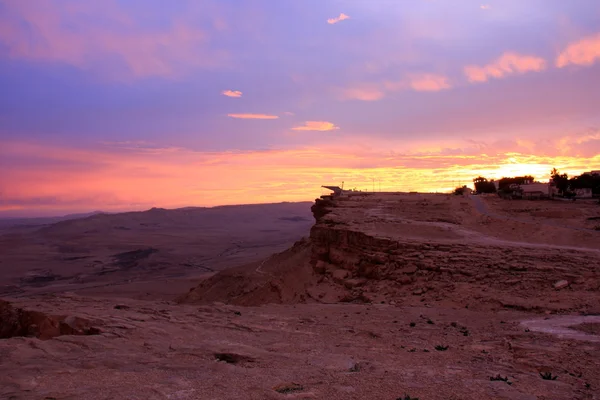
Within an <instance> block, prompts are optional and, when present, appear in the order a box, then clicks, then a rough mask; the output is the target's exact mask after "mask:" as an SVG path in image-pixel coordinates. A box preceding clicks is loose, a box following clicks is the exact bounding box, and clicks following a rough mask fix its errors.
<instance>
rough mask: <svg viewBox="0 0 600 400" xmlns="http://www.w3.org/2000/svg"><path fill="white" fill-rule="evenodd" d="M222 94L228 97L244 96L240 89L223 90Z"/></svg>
mask: <svg viewBox="0 0 600 400" xmlns="http://www.w3.org/2000/svg"><path fill="white" fill-rule="evenodd" d="M221 94H222V95H223V96H227V97H242V92H240V91H239V90H223V91H222V92H221Z"/></svg>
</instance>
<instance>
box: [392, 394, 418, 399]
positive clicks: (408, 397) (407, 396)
mask: <svg viewBox="0 0 600 400" xmlns="http://www.w3.org/2000/svg"><path fill="white" fill-rule="evenodd" d="M396 400H419V398H418V397H410V396H409V395H407V394H405V395H404V397H398V398H397V399H396Z"/></svg>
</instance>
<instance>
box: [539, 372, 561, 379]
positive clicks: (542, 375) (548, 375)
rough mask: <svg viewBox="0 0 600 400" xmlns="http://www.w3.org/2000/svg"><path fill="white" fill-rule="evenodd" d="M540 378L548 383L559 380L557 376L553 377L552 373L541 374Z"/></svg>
mask: <svg viewBox="0 0 600 400" xmlns="http://www.w3.org/2000/svg"><path fill="white" fill-rule="evenodd" d="M540 376H541V377H542V379H544V380H546V381H555V380H556V378H558V376H557V375H552V372H540Z"/></svg>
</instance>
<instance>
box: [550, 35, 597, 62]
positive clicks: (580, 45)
mask: <svg viewBox="0 0 600 400" xmlns="http://www.w3.org/2000/svg"><path fill="white" fill-rule="evenodd" d="M599 60H600V33H597V34H595V35H592V36H588V37H586V38H583V39H581V40H579V41H577V42H574V43H571V44H570V45H568V46H567V48H566V49H565V50H563V51H562V52H561V53H560V54H559V56H558V57H557V58H556V66H557V67H559V68H563V67H566V66H567V65H570V64H575V65H583V66H587V65H592V64H594V63H595V62H596V61H599Z"/></svg>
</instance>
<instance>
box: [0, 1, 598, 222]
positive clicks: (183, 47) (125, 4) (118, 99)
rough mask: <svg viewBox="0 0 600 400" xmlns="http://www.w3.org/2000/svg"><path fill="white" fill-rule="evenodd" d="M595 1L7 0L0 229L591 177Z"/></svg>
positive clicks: (2, 15) (0, 4) (0, 95)
mask: <svg viewBox="0 0 600 400" xmlns="http://www.w3.org/2000/svg"><path fill="white" fill-rule="evenodd" d="M599 111H600V2H598V1H597V0H569V1H564V0H527V1H523V0H489V1H475V0H452V1H451V0H369V1H365V0H178V1H170V0H87V1H80V0H28V1H23V0H0V217H1V216H38V215H59V214H66V213H73V212H85V211H92V210H103V211H125V210H143V209H147V208H150V207H165V208H175V207H185V206H214V205H221V204H245V203H266V202H280V201H302V200H308V201H311V200H314V198H315V197H318V196H320V195H321V194H323V193H324V192H322V190H323V189H321V188H320V186H321V185H341V184H342V182H344V187H345V188H356V189H359V190H373V189H375V190H385V191H414V190H416V191H433V192H435V191H438V192H448V191H450V190H452V189H453V188H454V187H456V186H457V185H462V184H468V183H472V179H473V178H474V177H476V176H478V175H483V176H486V177H488V178H490V179H491V178H500V177H502V176H513V175H518V174H532V175H534V176H535V177H536V178H538V179H540V180H544V179H548V176H549V172H550V170H551V169H552V168H553V167H556V168H558V169H559V170H560V171H561V172H566V173H568V174H571V175H572V174H579V173H582V172H585V171H589V170H598V169H600V112H599Z"/></svg>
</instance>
